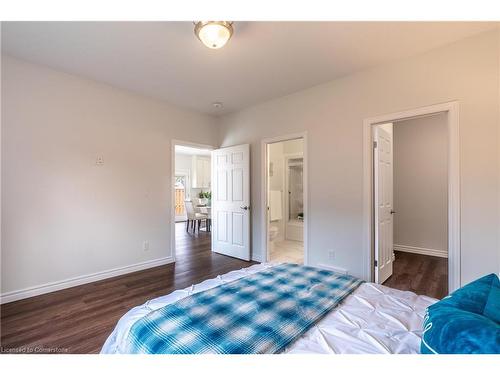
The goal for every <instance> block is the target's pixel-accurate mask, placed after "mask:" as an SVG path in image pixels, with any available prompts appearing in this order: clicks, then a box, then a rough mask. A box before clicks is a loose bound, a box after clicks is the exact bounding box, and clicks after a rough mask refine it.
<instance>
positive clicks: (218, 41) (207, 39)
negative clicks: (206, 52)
mask: <svg viewBox="0 0 500 375" xmlns="http://www.w3.org/2000/svg"><path fill="white" fill-rule="evenodd" d="M194 33H195V34H196V36H197V37H198V39H200V40H201V42H202V43H203V44H204V45H206V46H207V47H208V48H212V49H217V48H221V47H224V45H225V44H226V43H227V41H228V40H229V39H230V38H231V35H233V26H232V22H227V21H200V22H197V23H196V26H195V27H194Z"/></svg>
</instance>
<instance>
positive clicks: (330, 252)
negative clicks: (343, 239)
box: [328, 250, 335, 260]
mask: <svg viewBox="0 0 500 375" xmlns="http://www.w3.org/2000/svg"><path fill="white" fill-rule="evenodd" d="M328 259H329V260H335V251H333V250H328Z"/></svg>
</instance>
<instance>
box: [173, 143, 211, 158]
mask: <svg viewBox="0 0 500 375" xmlns="http://www.w3.org/2000/svg"><path fill="white" fill-rule="evenodd" d="M175 153H176V154H180V155H190V156H191V155H202V156H210V155H211V151H210V150H206V149H204V148H195V147H189V146H182V145H175Z"/></svg>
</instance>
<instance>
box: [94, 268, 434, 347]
mask: <svg viewBox="0 0 500 375" xmlns="http://www.w3.org/2000/svg"><path fill="white" fill-rule="evenodd" d="M273 267H281V264H279V263H277V264H274V263H264V264H258V265H253V266H251V267H248V268H243V269H241V270H237V271H232V272H229V273H226V274H224V275H220V276H218V277H217V278H214V279H209V280H205V281H203V282H201V283H199V284H196V285H193V286H191V287H189V288H185V289H182V290H176V291H174V292H172V293H170V294H168V295H166V296H162V297H159V298H156V299H152V300H150V301H147V302H146V303H144V304H143V305H140V306H137V307H135V308H133V309H131V310H130V311H129V312H127V313H126V314H125V315H124V316H123V317H122V318H121V319H120V320H119V321H118V323H117V325H116V327H115V329H114V330H113V332H112V333H111V335H110V336H109V337H108V339H107V340H106V342H105V344H104V346H103V348H102V350H101V353H102V354H129V353H134V352H135V351H134V350H131V349H130V341H131V339H130V337H131V329H132V328H133V327H136V326H137V324H136V323H138V322H141V321H143V320H144V318H145V317H148V316H151V315H152V314H151V313H153V312H158V311H162V310H165V308H167V307H172V306H175V305H177V304H178V302H179V301H184V300H187V299H186V298H185V297H189V296H194V295H196V294H198V293H201V292H204V293H207V292H208V291H211V290H217V288H216V287H219V286H223V285H229V284H228V283H234V282H236V281H241V280H245V278H251V277H254V276H255V275H257V274H260V273H263V272H266V271H269V270H271V271H272V270H273V269H274V268H273ZM202 294H203V293H202ZM436 301H437V300H436V299H433V298H430V297H427V296H418V295H416V294H415V293H412V292H405V291H400V290H396V289H392V288H389V287H385V286H383V285H378V284H374V283H368V282H365V283H361V284H360V285H359V286H358V285H356V287H355V288H354V289H353V291H352V292H350V293H349V294H348V295H347V296H346V297H345V298H342V300H341V302H340V303H339V304H338V305H336V307H334V308H333V309H331V310H330V311H329V312H327V313H326V314H325V315H323V316H322V318H321V319H320V320H318V321H315V323H314V324H313V325H311V326H310V327H309V328H308V329H307V330H306V331H305V332H302V333H301V334H300V335H298V336H297V337H296V338H295V339H294V340H293V342H290V343H289V345H287V346H286V347H284V348H283V349H280V350H279V352H280V353H288V354H293V353H309V354H314V353H316V354H321V353H342V354H344V353H345V354H347V353H373V354H376V353H401V354H412V353H419V352H420V343H421V337H422V323H423V320H424V317H425V310H426V308H427V307H428V306H430V305H431V304H433V303H435V302H436ZM159 352H163V351H159Z"/></svg>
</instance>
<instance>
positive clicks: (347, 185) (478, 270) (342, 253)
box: [220, 30, 500, 283]
mask: <svg viewBox="0 0 500 375" xmlns="http://www.w3.org/2000/svg"><path fill="white" fill-rule="evenodd" d="M498 38H499V33H498V31H496V30H495V31H492V32H487V33H483V34H480V35H477V36H474V37H472V38H468V39H464V40H462V41H459V42H457V43H454V44H451V45H449V46H445V47H443V48H440V49H438V50H434V51H431V52H428V53H426V54H423V55H421V56H418V57H414V58H411V59H405V60H401V61H398V62H395V63H393V64H389V65H386V66H382V67H378V68H374V69H371V70H368V71H364V72H360V73H358V74H355V75H351V76H348V77H344V78H341V79H338V80H335V81H333V82H330V83H327V84H324V85H320V86H317V87H314V88H311V89H308V90H304V91H301V92H298V93H296V94H293V95H289V96H286V97H282V98H279V99H275V100H272V101H269V102H266V103H263V104H260V105H257V106H253V107H251V108H248V109H245V110H242V111H239V112H236V113H234V114H230V115H227V116H224V117H223V118H222V119H221V121H222V126H221V131H220V136H221V143H222V145H223V146H229V145H235V144H239V143H251V153H252V171H251V172H252V201H253V205H252V206H253V207H254V209H253V210H252V220H253V222H252V223H253V224H252V228H253V257H254V258H255V259H262V253H261V249H260V248H259V244H260V243H261V240H260V236H261V233H260V232H261V224H260V220H261V219H260V218H261V215H262V213H261V207H260V205H258V204H256V202H259V201H260V199H261V197H260V184H261V160H260V156H261V151H260V140H261V139H262V138H267V137H275V136H279V135H283V134H291V133H297V132H301V131H307V133H308V145H307V147H308V150H309V154H308V156H309V160H308V162H309V167H310V168H309V212H310V217H309V239H310V242H309V262H310V264H312V265H315V264H319V263H324V264H328V263H332V261H330V260H329V259H328V256H327V250H328V249H333V250H335V252H336V259H335V260H334V261H333V263H334V264H335V265H337V266H339V267H343V268H346V269H348V270H349V272H350V273H352V274H354V275H358V276H363V277H366V276H367V275H365V274H364V269H363V265H364V264H363V258H362V255H363V251H362V246H363V241H362V234H363V233H362V228H363V222H362V215H363V207H362V203H363V199H362V198H363V196H362V186H363V185H362V181H363V180H362V178H363V176H362V168H363V165H362V162H363V159H362V158H363V151H362V150H363V146H362V138H363V135H362V123H363V119H365V118H369V117H374V116H377V115H382V114H387V113H393V112H397V111H400V110H405V109H410V108H417V107H422V106H427V105H431V104H435V103H442V102H447V101H452V100H458V101H459V103H460V152H461V193H462V204H461V210H462V211H461V213H462V219H461V246H462V258H461V280H462V283H464V282H468V281H470V280H472V279H473V278H476V277H478V276H480V275H482V274H485V273H487V272H496V271H497V270H498V265H499V262H500V259H499V258H500V254H499V251H498V250H499V244H498V227H499V216H498V207H499V205H498V200H499V194H498V190H499V185H498V177H499V165H498V163H499V158H498V145H499V136H498V128H499V110H498V104H499V63H498V62H499V59H498V58H499V41H498Z"/></svg>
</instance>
